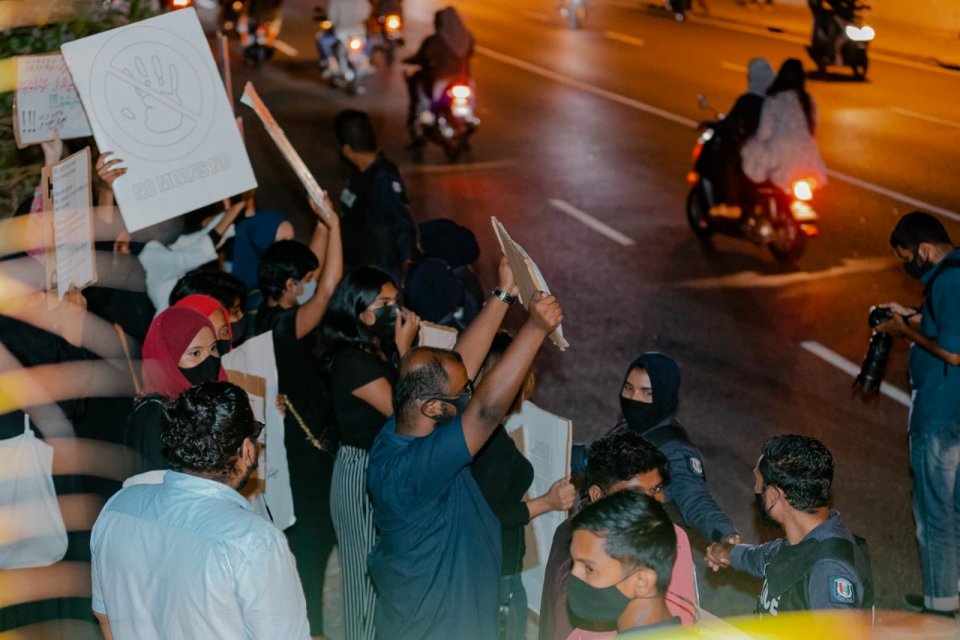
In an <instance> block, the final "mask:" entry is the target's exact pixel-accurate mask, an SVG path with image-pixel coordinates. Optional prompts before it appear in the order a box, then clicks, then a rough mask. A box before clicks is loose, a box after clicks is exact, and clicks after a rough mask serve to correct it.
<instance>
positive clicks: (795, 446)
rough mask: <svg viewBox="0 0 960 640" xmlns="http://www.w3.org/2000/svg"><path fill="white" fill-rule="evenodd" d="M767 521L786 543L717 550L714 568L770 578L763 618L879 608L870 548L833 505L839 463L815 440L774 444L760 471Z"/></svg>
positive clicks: (711, 554) (789, 438)
mask: <svg viewBox="0 0 960 640" xmlns="http://www.w3.org/2000/svg"><path fill="white" fill-rule="evenodd" d="M753 475H754V493H755V494H756V499H757V506H758V507H759V509H760V515H761V517H762V519H763V521H764V522H765V523H766V524H767V525H768V526H770V527H773V528H782V529H783V530H784V533H786V537H785V538H778V539H776V540H772V541H770V542H767V543H764V544H759V545H751V544H738V545H732V544H723V543H719V544H712V545H710V547H709V548H708V549H707V557H706V560H707V564H708V565H709V566H710V568H711V569H713V570H714V571H718V570H720V569H721V568H725V567H733V568H734V569H736V570H738V571H744V572H746V573H749V574H751V575H754V576H757V577H762V578H763V579H764V580H763V590H762V591H761V593H760V597H759V598H758V602H757V613H760V614H768V615H773V616H775V615H778V614H780V613H782V612H786V611H806V610H816V609H860V608H870V607H872V606H873V577H872V572H871V568H870V558H869V555H868V554H867V543H866V541H865V540H864V539H863V538H859V537H857V536H856V535H854V534H853V533H852V532H851V531H850V530H849V529H848V528H847V527H846V525H844V524H843V522H842V521H841V520H840V514H839V513H837V512H836V511H834V510H832V509H828V508H827V505H828V503H829V501H830V485H831V484H832V483H833V456H832V455H831V454H830V451H829V450H828V449H827V448H826V447H825V446H824V445H823V443H822V442H820V441H819V440H817V439H815V438H810V437H808V436H797V435H785V436H774V437H772V438H768V439H767V441H766V442H765V443H764V445H763V454H762V455H761V456H760V459H759V461H757V467H756V468H755V469H754V470H753Z"/></svg>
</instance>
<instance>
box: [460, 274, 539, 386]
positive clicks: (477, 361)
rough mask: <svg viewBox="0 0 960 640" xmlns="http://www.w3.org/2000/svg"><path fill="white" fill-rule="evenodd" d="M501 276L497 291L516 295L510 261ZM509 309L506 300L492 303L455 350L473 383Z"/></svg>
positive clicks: (481, 313)
mask: <svg viewBox="0 0 960 640" xmlns="http://www.w3.org/2000/svg"><path fill="white" fill-rule="evenodd" d="M498 276H499V277H498V284H497V288H498V289H500V290H501V291H506V292H507V293H509V294H510V295H512V296H516V295H517V285H516V283H515V282H514V279H513V271H511V270H510V263H509V262H507V259H506V258H501V259H500V267H499V272H498ZM507 309H509V306H508V305H506V304H504V303H503V301H501V300H490V301H489V302H488V304H485V305H484V306H483V309H481V311H480V313H478V314H477V317H476V318H474V319H473V322H471V323H470V326H468V327H467V328H466V329H465V330H464V332H463V333H462V334H461V335H460V338H459V339H458V340H457V344H456V346H455V347H454V348H453V350H454V351H456V352H457V353H459V354H460V357H461V358H463V365H464V366H465V367H466V368H467V377H468V378H470V379H471V380H473V379H474V378H475V377H476V375H477V372H478V371H480V365H482V364H483V360H484V358H486V357H487V352H488V351H490V345H491V344H492V343H493V337H494V336H495V335H496V333H497V330H498V329H499V328H500V325H501V324H502V323H503V318H504V316H506V315H507ZM524 372H526V369H524ZM511 400H512V398H511Z"/></svg>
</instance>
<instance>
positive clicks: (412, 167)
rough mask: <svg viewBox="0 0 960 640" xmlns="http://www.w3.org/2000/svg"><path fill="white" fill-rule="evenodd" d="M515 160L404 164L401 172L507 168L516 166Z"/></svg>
mask: <svg viewBox="0 0 960 640" xmlns="http://www.w3.org/2000/svg"><path fill="white" fill-rule="evenodd" d="M516 164H517V161H516V160H514V159H512V158H511V159H508V160H490V161H487V162H457V163H454V164H405V165H403V166H402V167H401V170H402V172H403V173H406V174H416V173H421V174H422V173H426V174H436V173H461V172H467V171H495V170H498V169H509V168H510V167H514V166H516Z"/></svg>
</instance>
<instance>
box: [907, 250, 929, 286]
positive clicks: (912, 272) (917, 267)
mask: <svg viewBox="0 0 960 640" xmlns="http://www.w3.org/2000/svg"><path fill="white" fill-rule="evenodd" d="M921 260H923V258H922V257H921V256H920V249H919V248H918V249H917V250H916V251H915V252H914V254H913V260H911V261H910V262H905V263H904V264H903V270H904V271H906V272H907V275H908V276H910V277H911V278H916V279H917V280H919V279H920V278H922V277H923V276H924V274H926V273H927V271H930V269H931V268H932V267H933V263H932V262H930V261H929V260H923V262H921Z"/></svg>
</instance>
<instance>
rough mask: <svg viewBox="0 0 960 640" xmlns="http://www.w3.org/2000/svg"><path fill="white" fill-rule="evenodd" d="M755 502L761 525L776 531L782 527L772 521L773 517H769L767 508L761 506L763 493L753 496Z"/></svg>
mask: <svg viewBox="0 0 960 640" xmlns="http://www.w3.org/2000/svg"><path fill="white" fill-rule="evenodd" d="M753 495H754V497H755V498H756V500H757V509H758V510H759V511H760V519H761V520H763V524H764V526H765V527H767V528H768V529H772V530H774V531H778V530H780V529H782V528H783V527H782V526H781V524H780V523H779V522H777V521H776V520H774V519H773V516H771V515H770V512H769V511H767V508H766V507H765V506H764V504H763V493H755V494H753Z"/></svg>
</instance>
